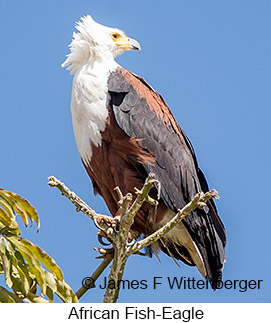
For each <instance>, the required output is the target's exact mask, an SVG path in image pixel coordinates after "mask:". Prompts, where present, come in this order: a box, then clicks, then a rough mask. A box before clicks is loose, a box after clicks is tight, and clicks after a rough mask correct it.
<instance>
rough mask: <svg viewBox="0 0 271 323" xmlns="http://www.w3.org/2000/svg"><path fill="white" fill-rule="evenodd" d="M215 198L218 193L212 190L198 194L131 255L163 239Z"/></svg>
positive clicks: (132, 250) (131, 251)
mask: <svg viewBox="0 0 271 323" xmlns="http://www.w3.org/2000/svg"><path fill="white" fill-rule="evenodd" d="M212 198H215V199H219V197H218V194H217V191H215V190H211V191H209V192H206V193H197V194H196V195H195V196H194V198H193V200H192V201H191V202H189V203H188V204H186V205H185V206H184V207H183V208H182V209H181V210H179V211H178V212H177V213H176V215H175V216H174V217H173V219H172V220H170V221H169V222H168V223H166V224H165V225H164V226H163V227H162V228H160V229H159V230H157V231H156V232H154V233H153V234H151V235H149V236H147V237H146V238H145V239H142V240H141V241H138V242H136V243H135V244H134V245H133V246H132V247H131V248H130V250H129V254H133V253H135V252H138V251H139V250H140V249H143V248H146V247H148V246H149V245H151V244H152V243H154V242H156V241H157V240H158V239H160V238H162V237H163V236H164V235H165V234H166V233H168V232H169V231H170V230H172V229H173V228H174V227H175V226H176V225H177V224H178V223H179V222H180V221H182V220H183V219H184V218H185V217H186V216H187V215H188V214H190V213H191V212H192V211H194V210H195V209H196V208H198V207H200V208H202V207H204V206H205V205H206V204H205V202H207V201H208V200H210V199H212Z"/></svg>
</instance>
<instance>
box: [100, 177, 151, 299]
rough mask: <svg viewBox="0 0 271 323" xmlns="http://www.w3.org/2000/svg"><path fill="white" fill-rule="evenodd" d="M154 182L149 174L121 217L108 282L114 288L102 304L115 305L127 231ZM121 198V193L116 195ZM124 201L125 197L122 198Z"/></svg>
mask: <svg viewBox="0 0 271 323" xmlns="http://www.w3.org/2000/svg"><path fill="white" fill-rule="evenodd" d="M155 182H156V180H155V179H154V174H150V175H149V176H148V178H147V179H146V181H145V184H144V186H143V188H142V190H140V191H139V190H137V193H136V194H137V197H136V199H135V201H134V203H133V204H132V206H131V207H130V208H129V209H128V210H127V212H126V213H125V214H123V215H122V217H121V221H120V224H119V233H118V234H117V236H116V239H115V241H114V242H113V244H114V250H115V252H114V260H113V263H112V266H111V270H110V274H109V278H108V280H109V281H113V282H114V284H115V287H116V288H107V289H106V292H105V295H104V303H115V302H116V301H117V299H118V296H119V287H118V282H120V281H121V279H122V276H123V273H124V268H125V265H126V261H127V259H128V257H129V255H130V254H129V249H130V248H131V246H129V244H128V241H129V231H130V228H131V226H132V224H133V222H134V217H135V216H136V214H137V212H138V211H139V209H140V208H141V206H142V204H143V203H144V202H145V201H146V200H147V198H148V194H149V192H150V190H151V189H152V187H153V185H154V183H155ZM118 195H119V196H120V197H122V196H123V195H122V193H120V192H119V193H118ZM123 200H125V197H124V198H123Z"/></svg>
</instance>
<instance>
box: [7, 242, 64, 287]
mask: <svg viewBox="0 0 271 323" xmlns="http://www.w3.org/2000/svg"><path fill="white" fill-rule="evenodd" d="M15 239H16V240H17V242H16V243H17V248H19V246H21V248H27V250H28V251H29V252H30V253H32V254H33V255H35V256H36V258H37V259H38V260H39V261H40V262H41V263H42V264H43V265H44V266H45V267H46V268H48V269H49V270H50V271H51V273H52V274H54V275H55V276H56V277H57V278H58V279H59V280H61V281H62V280H63V273H62V271H61V269H60V268H59V267H58V265H57V264H56V262H55V261H54V259H53V258H51V257H50V256H49V255H48V254H47V253H46V252H45V251H44V250H43V249H41V248H40V247H38V246H36V245H35V244H33V243H32V242H30V241H29V240H26V239H23V238H19V239H17V238H15V237H14V238H12V240H11V241H14V240H15ZM22 246H23V247H22Z"/></svg>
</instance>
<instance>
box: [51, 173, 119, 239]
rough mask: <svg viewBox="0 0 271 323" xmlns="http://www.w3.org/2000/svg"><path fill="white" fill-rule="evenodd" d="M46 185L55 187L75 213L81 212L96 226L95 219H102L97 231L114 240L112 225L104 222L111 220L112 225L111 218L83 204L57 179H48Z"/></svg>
mask: <svg viewBox="0 0 271 323" xmlns="http://www.w3.org/2000/svg"><path fill="white" fill-rule="evenodd" d="M48 180H49V182H48V185H49V186H51V187H56V188H57V189H59V190H60V192H61V193H62V195H64V196H66V197H67V198H68V199H69V200H70V201H71V202H72V204H73V205H75V207H76V211H77V212H80V211H81V212H83V213H84V214H85V215H87V216H88V217H89V218H90V219H91V220H93V221H94V223H95V225H96V226H97V219H99V218H102V219H105V221H100V222H99V229H101V230H102V231H103V232H105V234H106V236H108V237H109V238H110V239H111V240H114V239H115V232H114V230H113V229H112V225H111V224H108V223H107V222H106V220H108V221H109V220H111V221H112V223H113V221H114V219H113V218H112V217H108V216H107V215H103V214H98V213H96V212H95V211H94V210H93V209H92V208H91V207H90V206H89V205H88V204H87V203H85V202H84V201H83V200H82V199H81V198H80V197H79V196H77V195H76V194H75V193H74V192H72V191H71V190H70V189H69V188H68V187H67V186H66V185H65V184H64V183H62V182H61V181H60V180H59V179H57V178H56V177H54V176H50V177H48Z"/></svg>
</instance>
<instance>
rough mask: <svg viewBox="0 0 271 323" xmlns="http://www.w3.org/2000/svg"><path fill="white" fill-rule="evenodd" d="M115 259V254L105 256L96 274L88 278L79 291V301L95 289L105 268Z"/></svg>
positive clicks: (77, 293)
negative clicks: (90, 290)
mask: <svg viewBox="0 0 271 323" xmlns="http://www.w3.org/2000/svg"><path fill="white" fill-rule="evenodd" d="M112 259H113V252H109V253H107V254H105V256H104V259H103V261H102V262H101V264H100V265H99V267H98V268H97V269H96V270H95V271H94V273H93V274H92V275H91V276H90V277H87V279H86V280H85V281H84V284H83V285H82V286H81V287H80V288H79V289H78V291H77V292H76V295H77V297H78V299H80V298H81V297H82V296H83V295H84V294H85V293H86V292H87V291H88V290H89V289H90V288H94V287H95V281H96V280H97V279H98V278H99V277H100V276H101V274H102V273H103V271H104V270H105V268H106V267H107V266H108V265H109V264H110V262H111V260H112Z"/></svg>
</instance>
